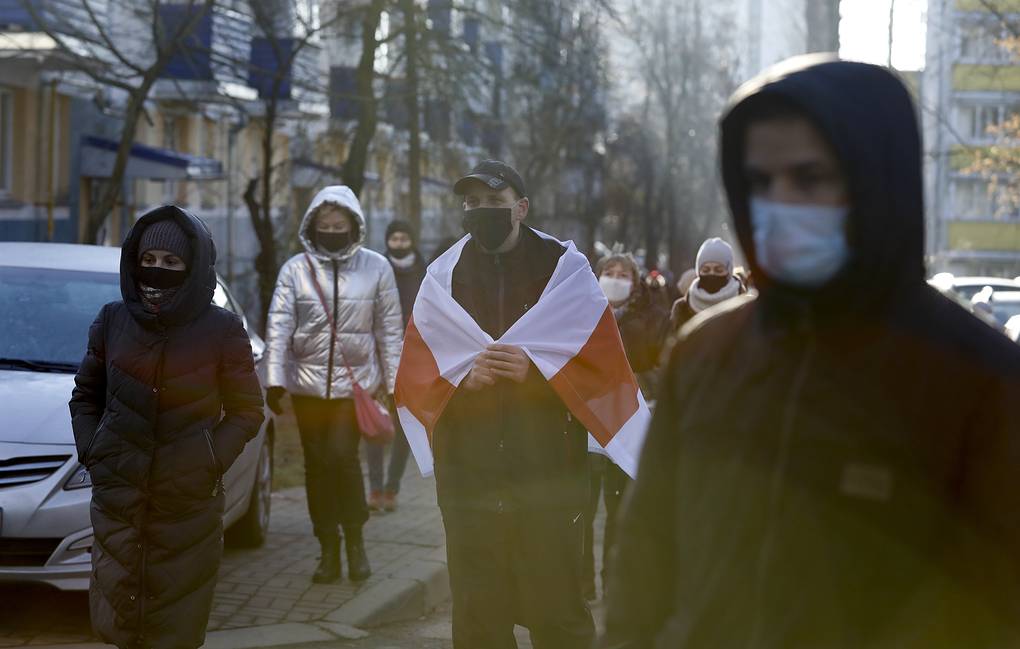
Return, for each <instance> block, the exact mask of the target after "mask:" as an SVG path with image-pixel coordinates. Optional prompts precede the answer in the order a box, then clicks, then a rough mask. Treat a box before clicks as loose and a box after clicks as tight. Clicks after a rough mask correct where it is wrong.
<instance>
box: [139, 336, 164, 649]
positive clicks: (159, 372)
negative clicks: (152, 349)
mask: <svg viewBox="0 0 1020 649" xmlns="http://www.w3.org/2000/svg"><path fill="white" fill-rule="evenodd" d="M161 335H162V340H161V341H160V343H159V360H158V361H156V387H155V388H153V391H154V392H155V393H156V417H157V419H158V417H159V398H160V394H162V391H163V360H164V358H165V357H166V342H167V335H166V329H162V330H161ZM152 432H153V437H155V434H156V424H155V422H153V426H152ZM151 476H152V466H151V464H150V466H149V471H147V472H146V474H145V507H144V508H143V509H142V532H141V534H140V537H141V538H139V540H138V544H139V546H141V547H140V550H141V553H142V565H141V569H140V570H139V571H138V573H139V578H138V644H139V646H141V647H144V646H145V600H146V597H148V593H147V591H146V590H145V579H146V575H145V573H146V567H147V566H148V563H149V559H148V557H149V544H148V543H147V541H146V539H145V530H146V529H147V528H148V526H149V504H148V501H149V478H150V477H151Z"/></svg>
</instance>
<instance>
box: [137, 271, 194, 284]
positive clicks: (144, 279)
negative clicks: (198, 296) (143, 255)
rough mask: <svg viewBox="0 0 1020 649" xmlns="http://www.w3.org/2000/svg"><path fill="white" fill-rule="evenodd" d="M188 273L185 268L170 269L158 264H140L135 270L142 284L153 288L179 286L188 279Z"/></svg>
mask: <svg viewBox="0 0 1020 649" xmlns="http://www.w3.org/2000/svg"><path fill="white" fill-rule="evenodd" d="M187 277H188V273H186V272H185V271H183V270H170V269H169V268H158V267H156V266H139V267H138V268H137V269H136V270H135V279H137V280H138V282H139V283H140V284H145V285H146V286H149V287H151V288H160V289H166V288H177V287H178V286H180V285H181V284H183V283H184V280H185V279H187Z"/></svg>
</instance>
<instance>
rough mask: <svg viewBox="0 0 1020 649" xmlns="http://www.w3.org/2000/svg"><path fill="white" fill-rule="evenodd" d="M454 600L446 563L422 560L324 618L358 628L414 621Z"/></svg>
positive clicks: (327, 620)
mask: <svg viewBox="0 0 1020 649" xmlns="http://www.w3.org/2000/svg"><path fill="white" fill-rule="evenodd" d="M449 598H450V577H449V574H448V573H447V570H446V563H445V562H441V561H435V560H429V559H419V560H418V561H415V562H412V563H410V564H408V565H407V566H405V567H404V568H402V569H401V570H398V571H397V572H396V573H394V574H393V575H391V576H390V577H388V578H387V579H385V580H383V581H380V582H379V583H377V584H375V585H373V586H371V587H369V588H368V589H366V590H365V591H364V592H362V593H359V594H358V595H357V596H355V597H354V599H352V600H351V601H349V602H347V603H346V604H344V605H343V606H341V607H340V608H338V609H336V610H335V611H333V612H332V613H329V614H328V615H326V616H325V617H324V618H323V621H326V622H339V623H341V624H346V625H349V626H354V627H373V626H381V625H383V624H391V623H393V622H403V621H406V620H414V619H417V618H419V617H422V616H423V615H426V614H427V613H429V612H431V611H432V610H433V609H435V608H436V607H437V606H439V605H440V604H442V603H443V602H445V601H446V600H447V599H449Z"/></svg>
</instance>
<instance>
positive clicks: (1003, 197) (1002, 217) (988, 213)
mask: <svg viewBox="0 0 1020 649" xmlns="http://www.w3.org/2000/svg"><path fill="white" fill-rule="evenodd" d="M951 194H952V196H951V205H952V209H953V214H952V218H954V219H959V220H968V221H1015V220H1018V219H1020V200H1018V199H1020V197H1018V196H1017V188H1016V187H1011V186H1009V185H998V186H996V185H993V184H992V183H990V182H988V181H987V180H983V179H981V178H956V179H954V180H953V182H952V185H951Z"/></svg>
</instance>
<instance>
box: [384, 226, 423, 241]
mask: <svg viewBox="0 0 1020 649" xmlns="http://www.w3.org/2000/svg"><path fill="white" fill-rule="evenodd" d="M397 232H403V233H404V234H406V235H407V236H409V237H411V242H412V243H414V242H415V241H416V239H415V236H414V230H412V229H411V224H410V223H408V222H407V221H391V222H390V224H389V225H387V226H386V240H387V241H389V240H390V237H392V236H393V235H394V234H396V233H397Z"/></svg>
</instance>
